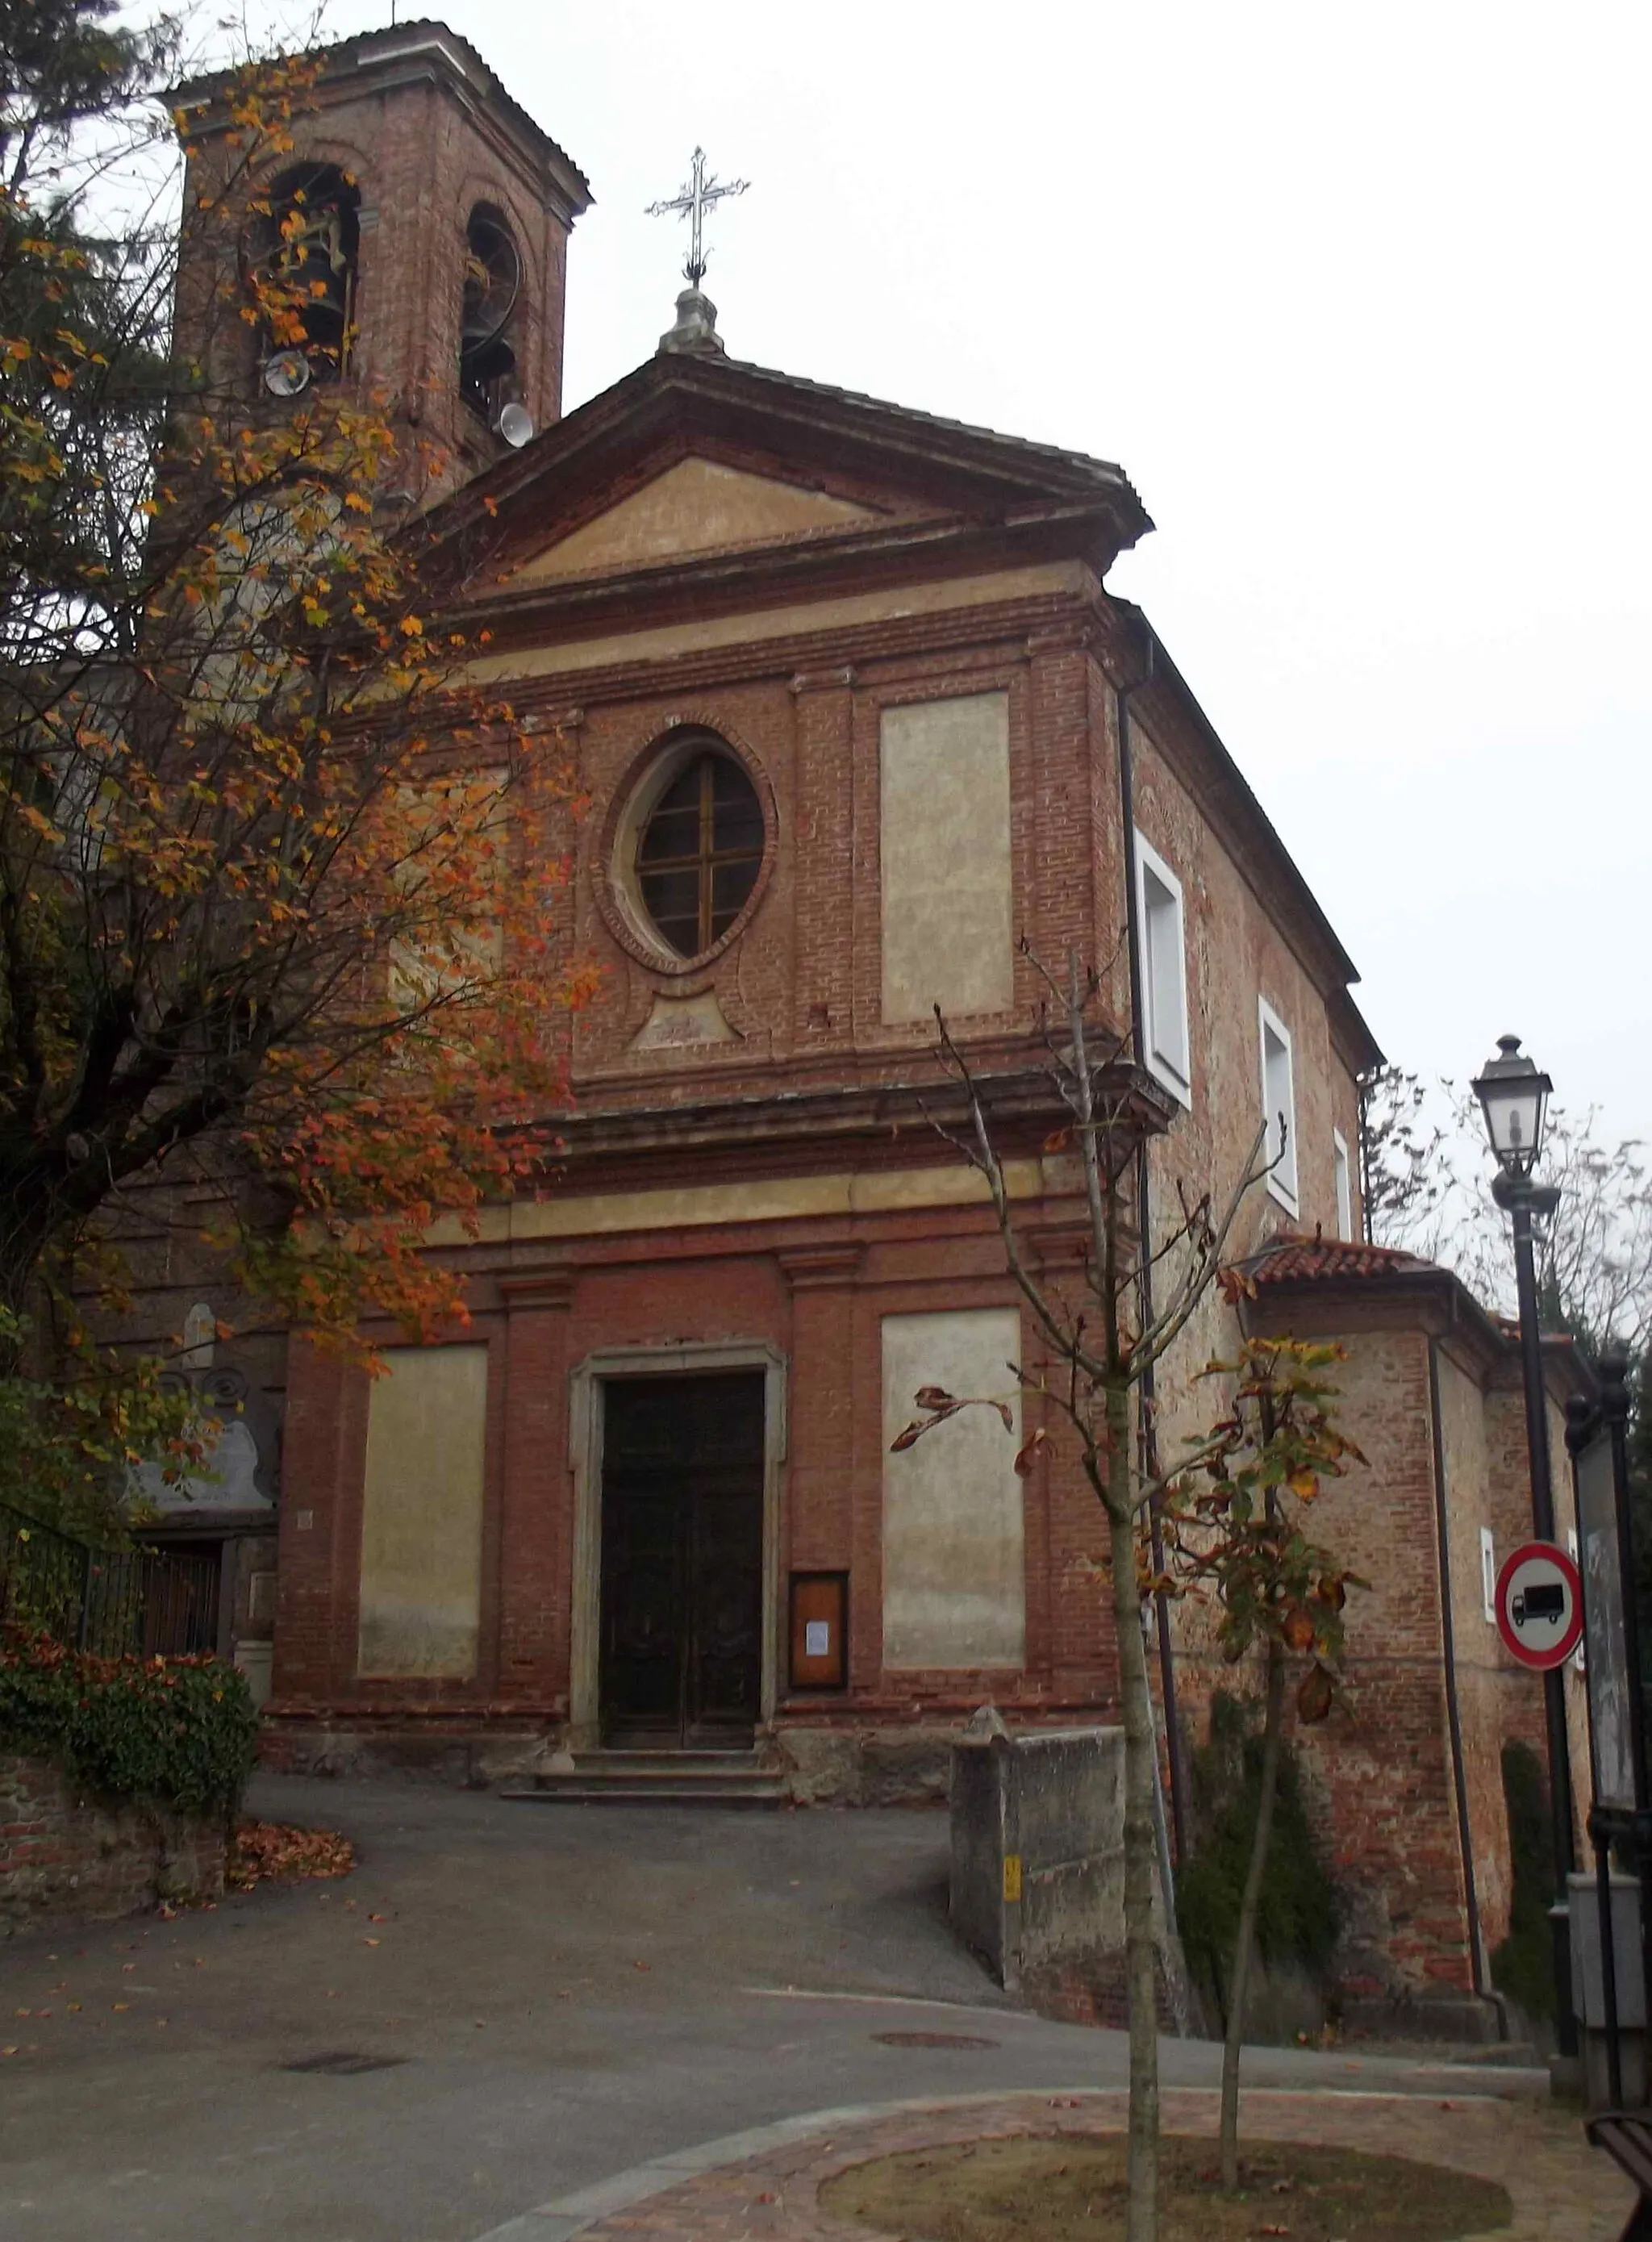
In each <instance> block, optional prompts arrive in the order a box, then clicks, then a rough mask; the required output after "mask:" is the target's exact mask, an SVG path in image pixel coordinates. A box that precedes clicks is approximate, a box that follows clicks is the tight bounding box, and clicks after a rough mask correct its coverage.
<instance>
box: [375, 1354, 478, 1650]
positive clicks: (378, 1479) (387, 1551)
mask: <svg viewBox="0 0 1652 2242" xmlns="http://www.w3.org/2000/svg"><path fill="white" fill-rule="evenodd" d="M385 1360H386V1364H387V1365H388V1368H387V1369H386V1373H385V1374H384V1375H383V1376H382V1377H381V1378H378V1379H374V1381H373V1394H372V1399H371V1400H370V1402H369V1404H368V1412H367V1472H366V1488H365V1491H364V1497H363V1503H362V1520H361V1621H360V1640H359V1653H358V1667H359V1672H360V1673H362V1674H364V1675H380V1676H390V1675H401V1676H407V1675H417V1676H430V1677H432V1678H435V1677H438V1676H440V1677H444V1678H447V1679H449V1680H455V1681H467V1680H468V1679H469V1678H470V1677H471V1676H472V1675H473V1674H474V1673H475V1671H476V1639H477V1633H478V1629H479V1626H480V1618H481V1581H482V1473H483V1457H484V1449H485V1442H486V1436H487V1348H486V1347H485V1346H433V1347H413V1346H399V1347H391V1348H388V1349H387V1350H386V1354H385Z"/></svg>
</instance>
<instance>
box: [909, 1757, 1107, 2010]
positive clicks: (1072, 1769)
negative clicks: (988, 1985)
mask: <svg viewBox="0 0 1652 2242" xmlns="http://www.w3.org/2000/svg"><path fill="white" fill-rule="evenodd" d="M1124 1752H1125V1739H1124V1731H1123V1730H1122V1729H1120V1728H1066V1729H1045V1730H1042V1731H1040V1730H1032V1731H1026V1732H1023V1733H1022V1734H1020V1735H1015V1736H1011V1735H1007V1734H1006V1733H1004V1729H1003V1728H1002V1726H1001V1725H998V1726H997V1728H996V1732H993V1729H992V1728H988V1729H986V1730H985V1731H984V1732H983V1733H982V1734H981V1735H978V1736H977V1737H965V1738H964V1739H962V1740H961V1741H960V1742H958V1743H957V1744H956V1745H955V1746H954V1748H953V1751H952V1786H951V1825H952V1828H951V1835H952V1870H951V1900H950V1908H951V1916H952V1923H953V1926H954V1928H955V1929H956V1930H957V1933H958V1936H959V1937H961V1938H962V1939H963V1940H964V1943H965V1944H966V1945H969V1946H971V1947H973V1948H974V1949H975V1950H976V1951H977V1953H978V1954H980V1955H982V1956H983V1957H984V1959H985V1960H986V1961H987V1962H988V1963H990V1965H991V1968H992V1969H993V1970H994V1971H995V1972H996V1974H997V1977H998V1979H999V1982H1000V1983H1001V1984H1003V1985H1004V1989H1005V1990H1006V1991H1008V1992H1022V1993H1024V1995H1025V1997H1027V1998H1028V1999H1030V2000H1033V2001H1034V2002H1035V2003H1039V2004H1042V2001H1043V2000H1050V2001H1054V2002H1057V2003H1058V2004H1059V2006H1060V2009H1061V2012H1063V2013H1069V2012H1072V2011H1073V2010H1076V2009H1077V2008H1078V2006H1080V2005H1081V2004H1085V2003H1087V2004H1088V2005H1089V2007H1090V2008H1091V2010H1092V2011H1093V2012H1094V2013H1096V2014H1097V2015H1098V2016H1100V2015H1108V2014H1109V2012H1110V2010H1111V2007H1112V2006H1113V2005H1115V2004H1117V2002H1118V1997H1119V1996H1120V1994H1121V1993H1122V1989H1123V1979H1122V1957H1123V1950H1124Z"/></svg>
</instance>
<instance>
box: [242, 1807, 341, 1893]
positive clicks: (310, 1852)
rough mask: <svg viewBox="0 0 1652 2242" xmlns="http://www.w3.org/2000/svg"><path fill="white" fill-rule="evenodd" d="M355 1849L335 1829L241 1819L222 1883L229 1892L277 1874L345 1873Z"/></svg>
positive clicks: (312, 1874) (335, 1874) (289, 1875)
mask: <svg viewBox="0 0 1652 2242" xmlns="http://www.w3.org/2000/svg"><path fill="white" fill-rule="evenodd" d="M355 1864H356V1856H355V1848H354V1847H353V1845H352V1844H351V1843H350V1840H349V1839H348V1838H347V1837H341V1836H339V1833H338V1831H337V1830H336V1829H292V1828H291V1827H290V1826H289V1825H288V1824H287V1823H286V1822H242V1823H241V1824H240V1825H239V1827H238V1829H237V1830H236V1832H235V1836H234V1837H233V1838H232V1840H231V1843H230V1857H229V1863H228V1866H227V1867H226V1869H225V1878H224V1880H225V1883H227V1884H228V1886H229V1887H230V1890H232V1891H251V1890H252V1887H253V1885H254V1884H259V1883H266V1882H268V1881H269V1880H270V1879H271V1878H272V1877H279V1876H288V1877H297V1876H348V1875H349V1873H350V1871H351V1869H353V1868H354V1866H355Z"/></svg>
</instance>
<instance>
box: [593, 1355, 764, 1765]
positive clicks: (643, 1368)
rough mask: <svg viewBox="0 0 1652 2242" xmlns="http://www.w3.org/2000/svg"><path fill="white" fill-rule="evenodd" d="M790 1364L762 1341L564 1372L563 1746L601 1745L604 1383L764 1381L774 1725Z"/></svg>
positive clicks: (760, 1706) (600, 1358) (602, 1361)
mask: <svg viewBox="0 0 1652 2242" xmlns="http://www.w3.org/2000/svg"><path fill="white" fill-rule="evenodd" d="M787 1367H788V1366H787V1361H786V1358H785V1356H784V1355H783V1354H782V1353H781V1352H780V1351H779V1349H778V1348H777V1347H775V1346H770V1345H769V1343H768V1342H767V1341H766V1340H762V1339H754V1340H740V1339H733V1340H722V1341H708V1342H706V1343H703V1344H702V1343H701V1342H699V1341H697V1340H686V1341H683V1342H682V1343H681V1344H678V1345H674V1346H609V1347H600V1348H598V1349H596V1350H595V1352H594V1353H590V1354H588V1355H587V1356H586V1357H585V1359H584V1360H583V1361H582V1362H580V1363H578V1364H576V1365H575V1366H574V1368H573V1369H572V1370H570V1371H569V1373H568V1469H569V1471H570V1472H571V1473H572V1474H573V1480H574V1578H573V1584H572V1601H571V1610H570V1614H569V1621H570V1623H569V1644H568V1653H569V1656H568V1665H569V1674H568V1737H567V1741H568V1744H569V1746H570V1748H571V1749H573V1750H574V1751H592V1750H594V1749H596V1747H597V1745H598V1744H599V1743H600V1742H601V1688H600V1684H599V1680H598V1674H599V1668H600V1664H601V1632H602V1429H603V1417H604V1411H603V1405H602V1387H603V1385H604V1382H605V1381H606V1380H607V1379H610V1378H667V1377H672V1376H678V1377H681V1376H682V1375H684V1374H685V1373H687V1374H689V1375H695V1376H699V1375H703V1374H705V1373H712V1372H716V1371H720V1370H755V1371H761V1372H762V1379H763V1493H762V1537H763V1546H762V1673H761V1677H760V1682H759V1694H758V1703H757V1718H758V1722H759V1725H760V1726H761V1725H762V1723H764V1722H769V1721H771V1720H772V1719H773V1718H774V1715H775V1705H776V1699H777V1695H778V1689H779V1675H780V1630H781V1624H782V1610H781V1602H782V1599H781V1593H780V1489H781V1473H782V1470H783V1468H784V1466H785V1461H786V1373H787Z"/></svg>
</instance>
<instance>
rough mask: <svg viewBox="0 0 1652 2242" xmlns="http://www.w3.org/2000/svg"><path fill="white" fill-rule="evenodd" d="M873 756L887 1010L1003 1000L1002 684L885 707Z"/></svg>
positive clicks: (1009, 941) (1005, 815) (1007, 873)
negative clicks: (953, 696) (996, 688)
mask: <svg viewBox="0 0 1652 2242" xmlns="http://www.w3.org/2000/svg"><path fill="white" fill-rule="evenodd" d="M878 761H879V786H878V796H879V805H880V807H879V829H878V834H879V838H878V856H879V863H880V865H881V868H882V870H881V881H882V899H883V908H882V923H883V1017H884V1019H885V1020H886V1021H889V1022H890V1023H891V1024H893V1023H897V1022H900V1021H904V1020H914V1021H917V1020H923V1021H928V1020H929V1019H930V1017H932V1014H933V1010H934V1007H935V1006H936V1005H937V1004H939V1005H940V1007H941V1009H942V1010H943V1011H944V1012H949V1013H952V1014H961V1013H966V1012H1002V1011H1007V1010H1008V1009H1009V1007H1010V1005H1011V1003H1012V1002H1013V1000H1014V995H1015V948H1014V930H1013V918H1014V913H1013V903H1012V896H1011V863H1010V696H1009V695H1008V694H1007V693H971V694H969V695H964V696H963V697H961V698H959V699H957V700H950V701H913V702H910V703H908V704H907V705H906V706H904V707H903V708H885V709H884V711H883V722H882V725H881V727H880V731H879V747H878Z"/></svg>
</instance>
